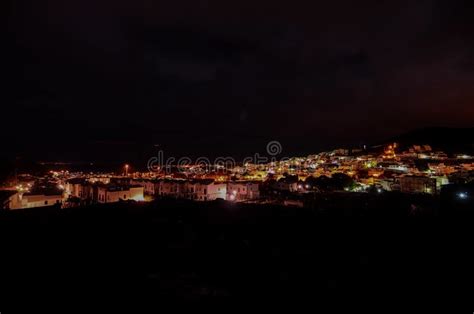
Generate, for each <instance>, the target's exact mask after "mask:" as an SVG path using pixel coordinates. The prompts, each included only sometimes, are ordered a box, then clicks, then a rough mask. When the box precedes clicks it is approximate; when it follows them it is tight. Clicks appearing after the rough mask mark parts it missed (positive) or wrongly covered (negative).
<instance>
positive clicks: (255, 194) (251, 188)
mask: <svg viewBox="0 0 474 314" xmlns="http://www.w3.org/2000/svg"><path fill="white" fill-rule="evenodd" d="M259 197H260V191H259V185H258V183H255V182H228V183H227V200H228V201H247V200H254V199H258V198H259Z"/></svg>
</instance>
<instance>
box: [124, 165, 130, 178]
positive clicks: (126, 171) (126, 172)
mask: <svg viewBox="0 0 474 314" xmlns="http://www.w3.org/2000/svg"><path fill="white" fill-rule="evenodd" d="M128 168H129V165H128V164H126V165H125V176H127V177H128Z"/></svg>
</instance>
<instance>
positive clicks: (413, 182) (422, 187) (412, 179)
mask: <svg viewBox="0 0 474 314" xmlns="http://www.w3.org/2000/svg"><path fill="white" fill-rule="evenodd" d="M400 189H401V191H402V192H404V193H428V194H436V192H437V188H436V179H435V178H428V177H423V176H405V177H401V178H400Z"/></svg>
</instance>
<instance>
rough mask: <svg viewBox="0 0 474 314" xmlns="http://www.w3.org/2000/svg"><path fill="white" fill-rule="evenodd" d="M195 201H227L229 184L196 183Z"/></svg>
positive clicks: (206, 181) (209, 181)
mask: <svg viewBox="0 0 474 314" xmlns="http://www.w3.org/2000/svg"><path fill="white" fill-rule="evenodd" d="M194 186H195V192H194V198H193V199H194V200H196V201H213V200H216V199H223V200H225V199H226V194H227V193H226V192H227V184H225V183H216V182H214V181H213V180H203V181H199V182H195V185H194Z"/></svg>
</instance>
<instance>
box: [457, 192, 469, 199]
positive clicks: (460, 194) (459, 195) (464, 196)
mask: <svg viewBox="0 0 474 314" xmlns="http://www.w3.org/2000/svg"><path fill="white" fill-rule="evenodd" d="M458 197H459V198H460V199H462V200H464V199H466V198H467V193H466V192H459V193H458Z"/></svg>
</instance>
